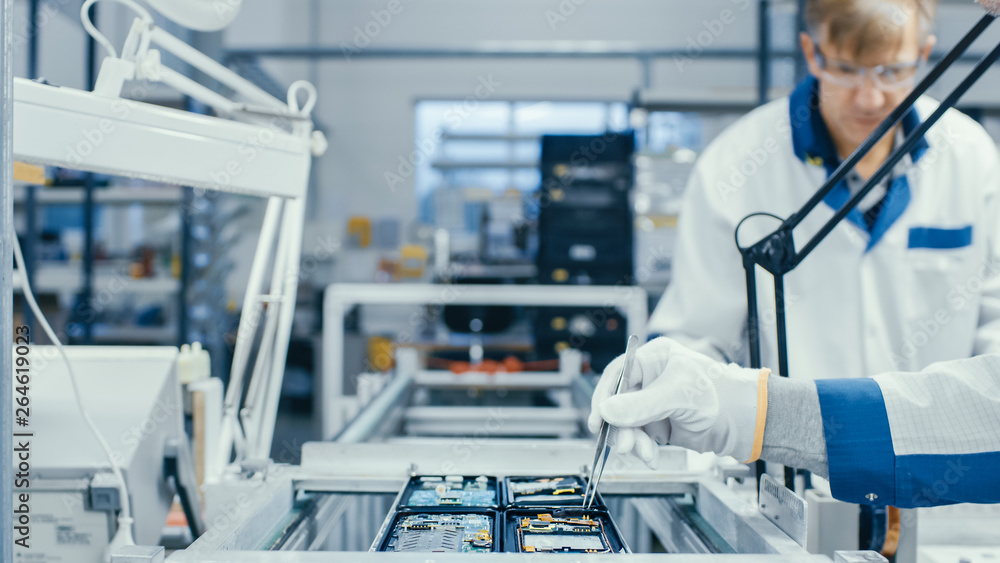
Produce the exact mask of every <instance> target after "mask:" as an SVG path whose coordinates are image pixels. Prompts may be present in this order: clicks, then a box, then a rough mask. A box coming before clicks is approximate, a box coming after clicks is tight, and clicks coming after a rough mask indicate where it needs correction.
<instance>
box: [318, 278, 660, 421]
mask: <svg viewBox="0 0 1000 563" xmlns="http://www.w3.org/2000/svg"><path fill="white" fill-rule="evenodd" d="M366 304H370V305H435V306H440V305H527V306H542V307H544V306H563V305H565V306H596V307H603V308H616V309H619V310H621V311H622V313H623V314H624V315H625V317H626V319H627V321H626V324H627V326H626V330H628V332H629V334H637V335H638V336H639V340H640V341H642V340H644V339H645V337H646V328H645V324H646V321H647V319H648V307H649V304H648V296H647V294H646V291H645V290H644V289H642V288H641V287H635V286H630V287H616V286H569V287H560V286H548V285H546V286H537V285H474V284H462V285H456V284H332V285H329V286H327V288H326V291H325V293H324V297H323V319H324V320H323V353H324V358H323V360H324V361H323V366H322V374H323V375H322V378H321V380H320V386H319V387H320V393H317V395H316V408H317V409H318V411H319V412H320V417H321V424H320V426H321V431H320V437H321V438H323V439H330V438H332V437H333V436H334V435H335V434H336V433H337V432H338V431H339V429H340V425H341V422H342V417H343V413H344V412H346V411H348V410H349V409H350V408H351V405H352V404H353V400H354V398H353V397H349V396H344V395H343V389H344V371H343V361H344V323H343V319H344V316H345V315H346V314H347V313H348V312H349V311H350V310H351V309H352V308H353V307H354V306H355V305H366ZM418 320H419V319H418ZM421 322H426V320H424V321H421ZM562 363H563V362H562V361H561V360H560V371H561V372H563V371H564V370H563V369H562ZM414 367H415V366H414ZM400 371H403V370H400ZM417 371H418V370H417V369H413V370H412V373H408V374H410V375H413V376H414V377H416V372H417ZM403 373H407V372H405V371H403ZM577 373H578V372H577ZM470 375H473V374H470ZM425 377H439V376H438V375H428V376H425ZM474 377H475V376H474V375H473V377H472V378H470V381H471V380H472V379H473V378H474ZM516 379H518V377H512V378H511V380H512V381H514V380H516ZM520 379H524V380H526V379H527V378H520ZM443 381H445V382H457V381H456V379H455V378H454V377H453V376H451V375H450V374H446V377H444V378H443ZM473 383H475V382H474V381H473ZM479 383H484V382H482V381H481V382H479ZM485 383H488V382H485Z"/></svg>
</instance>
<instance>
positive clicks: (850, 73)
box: [816, 45, 924, 92]
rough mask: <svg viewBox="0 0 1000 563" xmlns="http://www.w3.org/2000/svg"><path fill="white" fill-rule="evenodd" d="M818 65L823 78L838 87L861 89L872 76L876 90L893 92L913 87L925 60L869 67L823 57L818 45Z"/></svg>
mask: <svg viewBox="0 0 1000 563" xmlns="http://www.w3.org/2000/svg"><path fill="white" fill-rule="evenodd" d="M816 64H817V65H819V68H820V72H821V74H822V75H823V78H825V79H826V80H829V81H830V82H832V83H834V84H836V85H838V86H842V87H844V88H860V87H861V86H862V85H863V84H864V83H865V77H866V76H868V75H871V78H872V83H874V84H875V87H876V88H878V89H879V90H883V91H887V92H892V91H895V90H902V89H904V88H910V87H912V86H913V84H914V82H915V81H916V77H917V71H918V70H919V69H920V67H921V66H923V64H924V59H917V60H916V61H912V62H905V63H893V64H887V65H878V66H875V67H867V66H860V65H856V64H854V63H849V62H847V61H839V60H836V59H829V58H827V57H826V56H825V55H823V53H822V52H821V51H820V50H819V45H817V46H816Z"/></svg>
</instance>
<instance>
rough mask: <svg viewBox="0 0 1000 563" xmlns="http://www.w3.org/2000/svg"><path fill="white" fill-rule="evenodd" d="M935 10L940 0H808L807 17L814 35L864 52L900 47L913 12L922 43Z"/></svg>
mask: <svg viewBox="0 0 1000 563" xmlns="http://www.w3.org/2000/svg"><path fill="white" fill-rule="evenodd" d="M936 11H937V0H807V2H806V11H805V21H806V26H807V27H808V29H809V33H810V35H812V37H813V38H814V39H816V40H818V41H822V40H826V41H829V42H830V43H831V44H832V45H834V46H835V47H837V48H838V49H844V48H847V49H850V51H852V52H853V54H854V55H856V56H861V55H863V54H865V53H870V52H873V51H884V50H892V49H898V48H899V45H900V43H901V42H902V40H903V33H904V30H905V28H906V25H907V23H908V22H909V21H910V20H911V18H912V17H913V16H914V15H915V16H916V17H917V25H918V26H919V32H920V43H921V45H923V44H924V41H925V40H926V39H927V37H928V36H929V35H930V32H931V27H932V26H933V23H934V14H935V12H936Z"/></svg>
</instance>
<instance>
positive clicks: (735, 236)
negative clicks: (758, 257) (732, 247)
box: [733, 211, 784, 252]
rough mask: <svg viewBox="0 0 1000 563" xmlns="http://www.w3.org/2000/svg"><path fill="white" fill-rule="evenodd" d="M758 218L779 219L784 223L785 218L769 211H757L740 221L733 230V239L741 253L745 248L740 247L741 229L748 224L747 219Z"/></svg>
mask: <svg viewBox="0 0 1000 563" xmlns="http://www.w3.org/2000/svg"><path fill="white" fill-rule="evenodd" d="M758 216H764V217H770V218H772V219H777V220H778V221H784V219H783V218H781V217H778V216H777V215H775V214H774V213H768V212H767V211H757V212H756V213H751V214H749V215H747V216H746V217H744V218H742V219H740V222H739V223H737V224H736V229H734V230H733V239H734V240H735V241H736V248H738V249H739V250H740V252H742V251H743V250H744V247H742V246H740V227H742V226H743V223H744V222H746V220H747V219H749V218H751V217H758Z"/></svg>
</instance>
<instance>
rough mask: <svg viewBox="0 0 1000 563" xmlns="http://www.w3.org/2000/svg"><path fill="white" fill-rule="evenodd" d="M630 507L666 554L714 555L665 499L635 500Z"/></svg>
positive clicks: (689, 524)
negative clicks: (632, 507) (640, 516)
mask: <svg viewBox="0 0 1000 563" xmlns="http://www.w3.org/2000/svg"><path fill="white" fill-rule="evenodd" d="M632 505H633V506H635V507H636V509H638V511H639V514H641V515H642V518H643V520H645V521H646V523H647V525H649V526H650V528H652V530H653V533H654V534H656V538H657V539H658V540H660V543H661V544H663V548H664V549H666V550H667V553H714V552H713V550H712V549H711V548H710V547H709V546H707V545H706V544H705V542H704V541H703V540H702V538H700V537H699V535H698V533H697V532H696V531H695V529H694V528H693V526H692V525H691V523H690V522H687V521H686V520H685V518H684V517H683V516H682V515H681V514H680V513H679V511H678V510H677V508H676V505H673V504H671V503H670V502H669V501H668V500H667V499H665V498H656V497H649V498H635V499H632Z"/></svg>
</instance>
